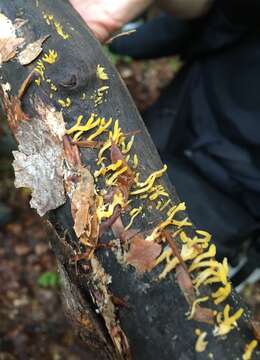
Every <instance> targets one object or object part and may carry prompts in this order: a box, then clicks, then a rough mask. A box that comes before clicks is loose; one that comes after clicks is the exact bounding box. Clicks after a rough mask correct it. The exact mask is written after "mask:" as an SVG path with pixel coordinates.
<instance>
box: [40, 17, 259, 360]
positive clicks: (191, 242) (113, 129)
mask: <svg viewBox="0 0 260 360" xmlns="http://www.w3.org/2000/svg"><path fill="white" fill-rule="evenodd" d="M49 21H51V19H49ZM49 55H50V56H53V54H49ZM46 59H49V58H47V57H46V58H45V60H46ZM45 60H44V59H42V62H41V63H40V64H38V65H39V71H40V70H42V69H43V67H42V65H43V66H44V64H43V61H45ZM45 62H46V61H45ZM47 63H48V61H47ZM96 74H97V77H98V79H100V80H102V81H105V80H108V75H107V73H106V71H105V68H104V67H102V66H101V65H97V68H96ZM43 75H44V74H43ZM108 88H109V87H108V86H102V87H101V88H99V89H98V90H97V91H96V92H95V96H94V99H95V105H99V104H101V103H102V101H103V96H104V94H105V93H106V92H107V90H108ZM67 134H68V135H71V136H72V137H73V140H74V141H78V140H79V139H81V138H82V137H84V138H85V139H86V140H88V141H93V140H94V139H96V138H97V137H99V136H100V135H103V136H104V135H106V137H105V138H104V137H103V138H102V142H99V146H100V148H99V151H98V157H97V165H98V169H97V170H96V171H95V173H94V177H95V179H96V181H97V180H98V179H99V178H100V177H101V176H102V177H104V179H105V184H106V185H107V186H108V187H111V186H114V189H112V190H113V191H114V190H115V192H114V193H113V198H112V200H111V201H110V202H105V200H104V197H103V195H102V191H99V190H97V189H96V201H97V204H96V207H97V217H98V220H99V222H102V221H103V220H106V219H108V218H110V217H111V216H112V215H113V214H114V211H115V208H116V207H117V206H120V207H121V208H122V209H126V207H128V206H129V204H130V203H131V201H132V200H129V201H128V202H127V204H126V203H125V198H124V194H123V193H122V191H121V190H119V189H118V188H117V187H116V185H117V181H118V178H119V177H120V175H122V174H124V173H126V172H127V171H128V170H129V169H131V171H132V172H133V175H134V185H133V188H132V189H131V192H130V196H132V197H135V199H136V200H140V199H147V200H149V201H156V209H157V210H158V211H163V210H165V209H166V208H167V207H168V206H169V207H170V206H171V200H170V198H169V194H168V193H167V191H166V190H165V188H164V187H163V186H162V185H161V184H158V182H157V181H158V180H159V179H160V178H161V177H162V176H163V175H164V174H165V172H166V170H167V166H166V165H164V166H163V168H162V169H160V170H156V171H154V172H152V173H151V174H150V175H149V176H148V177H147V178H146V179H145V180H143V181H141V180H140V173H139V172H137V171H136V169H137V168H138V165H139V159H138V156H137V154H133V158H132V159H131V156H132V154H131V151H132V148H133V144H134V140H135V136H134V135H133V134H131V137H130V139H128V138H127V136H129V134H128V135H127V134H124V133H123V131H122V129H121V128H120V126H119V121H118V120H115V121H114V122H113V120H112V118H109V119H108V120H106V119H105V118H101V117H99V116H98V115H97V114H95V113H92V114H91V115H90V116H89V118H88V119H87V120H86V121H83V116H82V115H80V116H79V117H78V118H77V121H76V123H75V125H73V126H72V127H71V128H70V129H68V130H67ZM114 145H116V146H117V147H118V149H119V150H120V153H121V154H123V155H124V156H125V157H124V159H118V160H115V161H114V162H113V163H111V162H110V161H109V160H108V158H109V157H108V156H107V152H108V151H109V150H111V148H112V150H113V146H114ZM112 150H111V151H112ZM119 158H120V156H119ZM130 164H131V165H130ZM185 210H186V206H185V203H183V202H182V203H179V204H178V205H174V206H171V207H170V208H169V209H168V211H167V216H166V218H165V219H164V220H163V221H161V222H160V223H159V224H158V225H157V226H156V227H155V228H154V229H153V231H152V232H151V233H150V234H149V235H148V236H146V238H145V241H157V242H158V241H160V242H162V243H166V240H167V237H166V234H167V233H166V231H167V232H168V233H169V234H170V236H172V238H175V237H176V236H178V238H179V239H180V241H181V243H182V247H181V249H180V254H179V256H177V255H178V254H177V255H176V253H175V252H174V248H173V246H169V245H166V244H165V246H164V248H163V250H162V252H161V254H160V255H159V256H158V258H157V259H156V261H155V266H158V265H159V264H164V268H163V270H162V272H161V273H160V275H159V278H160V279H163V278H165V277H166V276H167V274H169V273H170V272H171V271H172V270H174V269H175V268H176V266H177V265H178V264H179V263H180V261H181V260H183V261H184V262H189V265H188V271H189V273H191V274H192V278H191V279H192V282H193V284H194V288H195V289H196V290H197V293H198V292H199V289H200V287H201V286H202V285H208V284H220V285H219V287H218V288H217V290H216V291H215V292H213V293H211V294H210V295H208V296H204V297H198V298H197V299H195V300H194V301H193V303H192V306H191V310H190V312H189V313H188V319H192V318H193V317H194V315H195V312H196V307H197V306H198V304H200V303H202V302H206V301H209V300H210V298H211V299H212V301H213V302H214V303H215V304H216V305H218V304H220V303H222V302H223V301H225V300H226V299H227V298H228V296H229V295H230V293H231V283H230V282H229V281H228V263H227V259H226V258H225V259H224V260H223V262H218V261H217V260H216V259H215V255H216V246H215V245H214V244H211V245H210V240H211V235H210V234H209V233H208V232H206V231H203V230H196V231H195V234H194V236H193V237H191V235H190V234H189V235H187V233H186V231H185V230H186V229H185V228H187V227H189V228H191V226H192V223H191V222H190V221H189V219H188V218H187V217H185V216H181V215H182V214H181V213H182V212H184V211H185ZM142 211H143V206H142V205H140V206H137V207H135V208H132V209H131V210H130V211H129V215H130V220H129V223H128V224H127V225H126V226H125V230H128V229H130V228H131V226H132V225H133V223H134V221H135V219H136V218H137V216H140V215H141V214H142ZM216 314H217V315H216V326H215V329H214V331H213V334H214V335H215V336H225V335H227V334H228V333H229V332H230V331H231V330H232V329H234V328H235V327H236V326H237V320H238V319H239V318H240V317H241V315H242V314H243V309H239V310H237V311H236V312H235V313H234V314H233V315H230V306H229V305H225V307H224V311H223V313H222V312H219V313H216ZM196 335H197V336H198V338H197V341H196V345H195V350H196V351H197V352H202V351H205V349H206V346H207V344H208V342H207V341H205V339H206V336H207V333H206V332H202V331H201V330H199V329H197V330H196ZM256 346H257V342H256V341H255V340H254V341H252V342H251V343H250V344H248V345H247V347H246V349H245V354H244V356H243V359H244V360H249V359H250V357H251V354H252V351H253V350H254V348H255V347H256Z"/></svg>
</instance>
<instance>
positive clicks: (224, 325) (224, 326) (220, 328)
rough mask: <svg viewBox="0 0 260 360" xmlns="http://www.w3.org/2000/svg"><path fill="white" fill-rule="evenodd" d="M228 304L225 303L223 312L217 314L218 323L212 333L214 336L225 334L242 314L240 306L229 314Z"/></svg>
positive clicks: (232, 327)
mask: <svg viewBox="0 0 260 360" xmlns="http://www.w3.org/2000/svg"><path fill="white" fill-rule="evenodd" d="M229 312H230V305H226V306H225V308H224V311H223V314H222V313H220V316H217V320H218V322H219V324H218V325H217V326H216V327H215V329H214V331H213V334H214V336H224V335H227V334H228V333H229V332H230V331H231V330H233V329H234V328H235V327H236V326H237V320H238V319H239V318H240V317H241V316H242V314H243V312H244V310H243V309H242V308H240V309H239V310H237V311H236V312H235V313H234V314H233V315H232V316H230V315H229Z"/></svg>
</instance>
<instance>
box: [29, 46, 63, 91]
mask: <svg viewBox="0 0 260 360" xmlns="http://www.w3.org/2000/svg"><path fill="white" fill-rule="evenodd" d="M57 59H58V53H57V52H56V51H55V50H49V51H48V53H45V54H44V55H43V56H42V58H41V59H40V60H38V61H37V63H36V67H35V69H34V71H35V72H37V73H38V74H39V75H40V76H39V77H38V78H37V79H35V84H36V85H37V86H40V85H41V83H42V81H45V70H46V64H49V65H52V64H54V63H55V62H56V61H57ZM44 63H45V64H44ZM46 82H47V83H49V84H50V87H51V90H52V91H57V87H56V85H54V84H53V82H52V81H51V80H50V79H47V80H46Z"/></svg>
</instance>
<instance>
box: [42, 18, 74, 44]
mask: <svg viewBox="0 0 260 360" xmlns="http://www.w3.org/2000/svg"><path fill="white" fill-rule="evenodd" d="M42 14H43V18H44V20H45V21H46V24H48V25H49V26H51V25H53V26H54V29H55V30H56V32H57V34H58V35H59V36H60V37H62V38H63V39H64V40H68V39H69V38H70V35H69V34H68V33H67V32H65V31H64V30H63V26H62V25H61V24H60V23H59V22H58V21H56V20H55V19H54V16H53V15H51V14H47V13H45V12H43V13H42Z"/></svg>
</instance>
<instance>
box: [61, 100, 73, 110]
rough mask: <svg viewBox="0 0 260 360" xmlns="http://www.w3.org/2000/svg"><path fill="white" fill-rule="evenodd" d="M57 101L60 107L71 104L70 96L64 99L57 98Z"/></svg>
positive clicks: (66, 106)
mask: <svg viewBox="0 0 260 360" xmlns="http://www.w3.org/2000/svg"><path fill="white" fill-rule="evenodd" d="M58 103H59V104H60V105H61V106H62V107H64V108H68V107H70V106H71V104H72V102H71V99H70V98H66V99H64V100H62V99H59V100H58Z"/></svg>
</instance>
